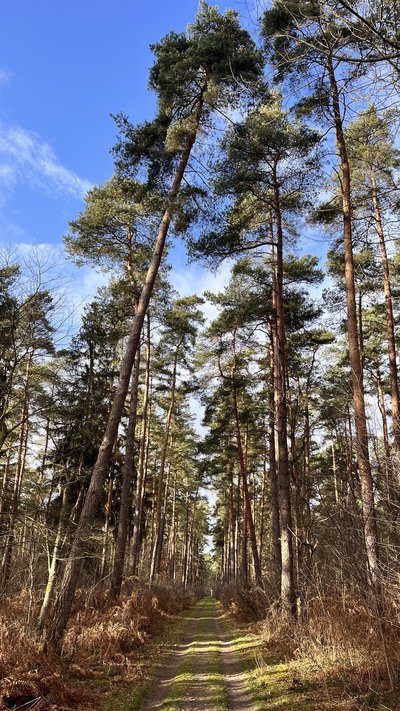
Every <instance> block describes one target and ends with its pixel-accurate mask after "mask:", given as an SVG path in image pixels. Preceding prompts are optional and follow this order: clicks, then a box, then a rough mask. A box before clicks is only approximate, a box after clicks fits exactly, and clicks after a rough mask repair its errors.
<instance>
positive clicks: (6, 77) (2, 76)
mask: <svg viewBox="0 0 400 711" xmlns="http://www.w3.org/2000/svg"><path fill="white" fill-rule="evenodd" d="M10 82H11V72H10V71H9V70H8V69H4V67H0V86H1V85H2V84H3V85H5V84H10Z"/></svg>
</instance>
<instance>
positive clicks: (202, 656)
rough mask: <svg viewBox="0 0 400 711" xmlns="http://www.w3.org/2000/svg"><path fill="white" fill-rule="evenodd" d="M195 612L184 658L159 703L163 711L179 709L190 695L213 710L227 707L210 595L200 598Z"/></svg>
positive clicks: (218, 710) (216, 710)
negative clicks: (190, 636)
mask: <svg viewBox="0 0 400 711" xmlns="http://www.w3.org/2000/svg"><path fill="white" fill-rule="evenodd" d="M197 614H198V615H199V619H198V623H197V628H196V632H195V633H194V634H193V636H192V640H193V641H191V642H190V643H189V644H188V649H187V653H186V655H185V660H184V662H183V663H182V665H181V666H180V668H179V670H178V673H177V674H176V677H175V680H174V681H173V683H172V685H171V688H170V691H169V693H168V695H167V696H166V698H165V699H164V701H163V703H162V706H161V708H162V709H163V711H179V709H180V708H181V705H182V701H183V700H184V699H185V698H187V697H188V695H190V696H194V698H195V701H197V702H199V703H200V705H201V704H202V703H204V702H205V701H207V702H208V704H210V705H212V708H213V710H214V711H227V710H228V695H227V689H226V684H225V680H224V675H223V673H222V665H221V649H220V642H219V639H218V634H217V630H216V626H215V620H214V615H215V602H214V601H213V600H212V599H211V598H206V599H205V600H202V601H201V602H199V603H198V604H197V606H196V615H197Z"/></svg>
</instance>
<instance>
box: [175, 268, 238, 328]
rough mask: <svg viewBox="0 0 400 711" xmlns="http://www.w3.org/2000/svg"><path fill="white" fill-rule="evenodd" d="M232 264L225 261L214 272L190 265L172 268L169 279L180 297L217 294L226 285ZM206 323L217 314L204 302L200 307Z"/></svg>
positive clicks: (212, 307)
mask: <svg viewBox="0 0 400 711" xmlns="http://www.w3.org/2000/svg"><path fill="white" fill-rule="evenodd" d="M231 267H232V264H231V263H229V262H228V261H225V262H224V263H223V264H222V265H221V266H220V267H219V268H218V269H217V270H216V271H215V272H211V271H209V270H207V269H203V268H201V267H199V266H198V265H194V264H191V265H189V266H187V267H186V268H185V269H177V268H176V267H173V268H172V272H171V274H170V279H171V282H172V286H173V287H174V288H175V289H176V290H177V292H178V293H179V295H180V296H190V295H191V294H199V295H201V294H204V292H205V291H211V292H217V293H218V292H219V291H222V290H223V289H224V288H225V286H226V285H227V284H228V282H229V279H230V275H231ZM202 310H203V313H204V316H205V317H206V320H207V322H209V321H211V320H212V319H213V318H215V317H216V316H217V314H218V311H217V309H216V307H215V306H213V305H212V304H211V303H210V302H209V301H206V302H205V304H204V305H203V306H202Z"/></svg>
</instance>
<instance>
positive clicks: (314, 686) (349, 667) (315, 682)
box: [222, 589, 400, 711]
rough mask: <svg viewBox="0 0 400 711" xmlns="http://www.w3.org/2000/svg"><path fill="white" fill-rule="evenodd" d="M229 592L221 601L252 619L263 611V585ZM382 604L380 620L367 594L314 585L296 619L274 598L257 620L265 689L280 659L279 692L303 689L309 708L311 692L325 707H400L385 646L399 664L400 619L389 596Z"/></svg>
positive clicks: (233, 611)
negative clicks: (359, 595) (239, 592)
mask: <svg viewBox="0 0 400 711" xmlns="http://www.w3.org/2000/svg"><path fill="white" fill-rule="evenodd" d="M232 593H233V591H232V589H230V590H228V591H225V595H223V596H222V602H223V604H224V606H225V608H226V609H228V610H229V612H230V613H231V614H233V615H234V616H235V617H236V619H238V620H240V621H242V622H243V621H244V622H248V621H249V618H250V614H251V610H252V607H254V609H255V610H256V614H255V615H254V617H253V619H255V620H259V619H260V616H259V615H260V609H261V604H260V601H262V596H261V593H260V591H259V590H256V591H254V592H253V591H252V590H248V591H246V595H245V596H243V595H238V596H236V597H235V596H234V595H233V594H232ZM252 596H254V601H253V602H251V597H252ZM265 599H266V598H265ZM249 600H250V602H249ZM305 612H306V613H307V614H305ZM385 612H386V618H385V619H384V620H383V621H380V620H378V619H377V617H376V616H375V615H374V613H373V605H371V604H368V601H365V600H362V599H358V598H357V597H356V596H355V595H350V594H347V595H346V596H344V595H343V594H340V592H339V591H337V590H335V589H326V590H325V591H324V594H321V591H320V590H315V591H314V595H310V596H309V598H308V600H307V609H306V611H303V615H300V619H299V620H298V621H294V620H293V618H292V617H288V616H286V615H284V614H282V611H281V610H280V609H279V607H278V606H277V605H276V604H275V605H270V606H269V608H268V609H267V610H265V612H264V620H263V621H262V622H258V624H257V628H256V630H257V634H259V635H260V636H261V638H262V646H261V648H260V660H259V662H260V663H259V666H260V669H259V672H258V673H256V674H255V679H256V678H257V679H258V682H257V683H258V684H259V687H260V689H261V690H262V689H263V688H264V686H265V689H267V688H271V679H269V676H268V675H270V674H271V670H272V669H273V668H275V667H276V668H277V669H278V670H279V673H280V674H281V675H282V683H281V684H278V687H279V688H277V696H276V698H278V696H279V694H278V691H279V692H280V693H281V694H284V693H288V694H289V697H293V699H294V700H296V694H297V695H298V694H299V689H301V690H302V693H303V694H304V698H305V705H304V708H307V709H308V708H309V709H313V708H314V706H313V705H312V704H311V705H310V703H311V700H312V699H314V700H315V702H316V704H317V705H316V706H315V708H321V709H322V708H329V709H336V708H337V709H340V708H343V709H345V708H346V709H365V710H367V709H375V708H376V709H381V710H382V711H383V709H386V711H399V710H400V694H399V691H400V687H399V686H398V685H397V688H395V689H393V688H392V689H391V688H390V684H389V678H388V671H387V663H386V659H385V653H386V654H387V655H389V658H390V661H391V665H392V668H394V669H395V670H396V669H397V670H399V669H400V648H399V627H398V623H397V619H396V610H395V609H394V607H391V603H390V601H388V602H387V605H386V610H385ZM292 687H293V688H292ZM265 693H266V692H265ZM282 698H283V697H282ZM323 699H324V701H325V704H327V705H324V704H323V703H322V700H323ZM318 700H319V702H318ZM271 703H272V701H271ZM296 703H297V706H296ZM296 703H294V705H293V708H298V709H299V710H300V709H301V708H303V706H302V705H301V704H300V703H299V699H298V698H297V701H296ZM318 703H320V706H318ZM330 703H331V704H332V705H331V706H330V705H329V704H330ZM265 708H269V706H266V707H265ZM271 708H272V706H271ZM285 708H286V707H285ZM287 708H288V709H291V708H292V706H290V705H288V706H287Z"/></svg>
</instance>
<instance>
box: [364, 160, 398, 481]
mask: <svg viewBox="0 0 400 711" xmlns="http://www.w3.org/2000/svg"><path fill="white" fill-rule="evenodd" d="M371 189H372V200H373V205H374V215H375V226H376V231H377V233H378V238H379V248H380V252H381V263H382V273H383V290H384V294H385V311H386V334H387V348H388V356H389V376H390V396H391V405H392V421H393V436H394V445H395V449H396V455H397V466H396V467H395V471H396V474H397V484H398V485H400V420H399V417H400V406H399V377H398V368H397V349H396V337H395V331H394V316H393V300H392V286H391V281H390V271H389V260H388V256H387V250H386V241H385V235H384V232H383V225H382V217H381V208H380V202H379V195H378V187H377V184H376V176H375V171H374V170H373V169H372V170H371Z"/></svg>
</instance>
